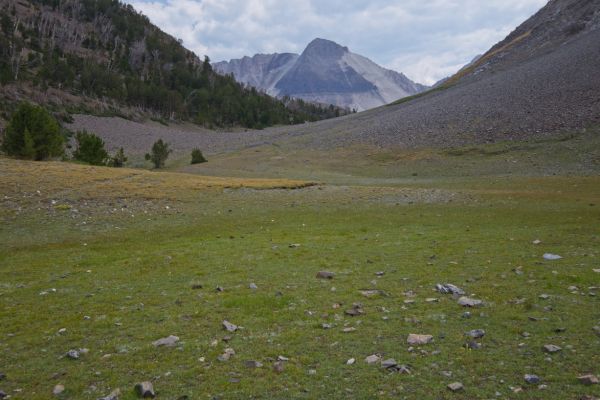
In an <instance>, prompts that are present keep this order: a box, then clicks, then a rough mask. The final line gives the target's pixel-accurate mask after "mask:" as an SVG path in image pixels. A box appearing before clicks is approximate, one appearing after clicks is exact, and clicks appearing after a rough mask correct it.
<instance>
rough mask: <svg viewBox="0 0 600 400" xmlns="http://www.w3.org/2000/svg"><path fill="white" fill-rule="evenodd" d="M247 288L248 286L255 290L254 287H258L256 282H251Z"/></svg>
mask: <svg viewBox="0 0 600 400" xmlns="http://www.w3.org/2000/svg"><path fill="white" fill-rule="evenodd" d="M248 288H250V289H252V290H256V289H258V286H256V283H251V284H249V285H248Z"/></svg>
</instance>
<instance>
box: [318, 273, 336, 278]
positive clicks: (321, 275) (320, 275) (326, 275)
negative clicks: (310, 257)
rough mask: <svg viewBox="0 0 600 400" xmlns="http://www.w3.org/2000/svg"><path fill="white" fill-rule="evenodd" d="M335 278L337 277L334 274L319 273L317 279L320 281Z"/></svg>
mask: <svg viewBox="0 0 600 400" xmlns="http://www.w3.org/2000/svg"><path fill="white" fill-rule="evenodd" d="M334 276H335V274H334V273H333V272H327V271H319V272H317V278H319V279H333V277H334Z"/></svg>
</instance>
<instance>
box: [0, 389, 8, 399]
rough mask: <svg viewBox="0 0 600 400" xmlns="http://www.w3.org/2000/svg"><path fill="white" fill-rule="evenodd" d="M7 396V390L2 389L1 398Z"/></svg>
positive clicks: (0, 391)
mask: <svg viewBox="0 0 600 400" xmlns="http://www.w3.org/2000/svg"><path fill="white" fill-rule="evenodd" d="M6 396H7V394H6V392H4V390H0V399H4V398H5V397H6Z"/></svg>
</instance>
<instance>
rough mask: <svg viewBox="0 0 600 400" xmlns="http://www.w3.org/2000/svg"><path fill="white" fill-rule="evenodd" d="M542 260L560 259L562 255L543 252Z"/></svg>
mask: <svg viewBox="0 0 600 400" xmlns="http://www.w3.org/2000/svg"><path fill="white" fill-rule="evenodd" d="M543 257H544V260H548V261H556V260H561V259H562V257H561V256H559V255H558V254H552V253H546V254H544V256H543Z"/></svg>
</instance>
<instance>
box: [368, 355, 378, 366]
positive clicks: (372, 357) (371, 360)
mask: <svg viewBox="0 0 600 400" xmlns="http://www.w3.org/2000/svg"><path fill="white" fill-rule="evenodd" d="M380 360H381V357H379V356H378V355H377V354H373V355H370V356H368V357H367V358H365V362H366V363H367V364H369V365H372V364H376V363H378V362H379V361H380Z"/></svg>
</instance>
